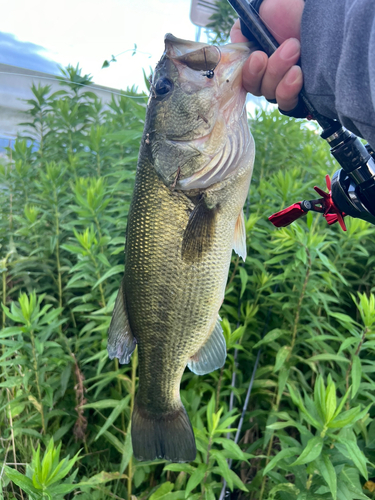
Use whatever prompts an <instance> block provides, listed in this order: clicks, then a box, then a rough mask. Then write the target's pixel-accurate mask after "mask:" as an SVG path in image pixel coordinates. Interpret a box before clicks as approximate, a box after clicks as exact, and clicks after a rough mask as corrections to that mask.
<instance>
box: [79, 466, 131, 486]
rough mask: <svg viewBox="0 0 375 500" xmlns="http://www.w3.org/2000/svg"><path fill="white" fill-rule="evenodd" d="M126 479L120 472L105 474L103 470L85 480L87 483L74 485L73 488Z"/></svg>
mask: <svg viewBox="0 0 375 500" xmlns="http://www.w3.org/2000/svg"><path fill="white" fill-rule="evenodd" d="M127 477H128V476H126V475H125V474H121V473H120V472H106V471H104V470H103V471H102V472H99V473H98V474H95V475H94V476H91V477H90V479H87V481H82V482H80V483H78V484H76V485H74V487H75V488H77V486H94V485H97V484H104V483H108V481H116V480H119V479H126V478H127Z"/></svg>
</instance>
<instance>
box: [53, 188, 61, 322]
mask: <svg viewBox="0 0 375 500" xmlns="http://www.w3.org/2000/svg"><path fill="white" fill-rule="evenodd" d="M54 200H55V224H56V264H57V282H58V288H59V307H62V282H61V266H60V228H59V224H60V223H59V212H58V201H57V193H56V188H55V189H54ZM59 328H60V329H61V325H60V327H59Z"/></svg>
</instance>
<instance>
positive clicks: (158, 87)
mask: <svg viewBox="0 0 375 500" xmlns="http://www.w3.org/2000/svg"><path fill="white" fill-rule="evenodd" d="M172 86H173V84H172V82H171V81H170V80H169V79H168V78H159V79H158V80H157V81H156V83H155V85H154V90H155V92H156V93H157V95H165V94H168V92H170V91H171V90H172Z"/></svg>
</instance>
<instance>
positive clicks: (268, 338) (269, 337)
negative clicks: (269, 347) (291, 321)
mask: <svg viewBox="0 0 375 500" xmlns="http://www.w3.org/2000/svg"><path fill="white" fill-rule="evenodd" d="M284 333H285V332H284V330H280V328H275V329H274V330H271V331H270V332H268V333H267V334H266V335H265V336H264V337H263V338H262V340H260V341H259V342H257V343H256V344H255V345H254V347H253V349H257V348H258V347H260V346H261V345H263V344H269V343H270V342H273V341H274V340H276V339H278V338H279V337H281V335H284Z"/></svg>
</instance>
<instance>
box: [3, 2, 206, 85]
mask: <svg viewBox="0 0 375 500" xmlns="http://www.w3.org/2000/svg"><path fill="white" fill-rule="evenodd" d="M190 3H191V0H138V1H134V0H64V2H56V1H53V0H52V1H51V0H33V2H30V1H27V0H12V1H11V2H7V5H6V8H2V9H1V16H0V63H5V64H12V65H14V66H20V67H24V68H28V69H34V70H37V71H44V72H47V73H58V64H60V65H62V66H66V65H67V64H72V65H76V64H77V63H79V64H80V66H81V67H82V70H83V73H84V74H86V73H90V74H91V75H92V76H93V80H94V82H95V83H96V84H99V85H105V86H108V87H113V88H117V89H120V88H121V89H125V88H127V87H131V86H132V85H136V86H138V88H139V90H145V86H144V83H143V73H142V68H145V70H146V72H147V73H149V67H150V66H151V67H154V66H155V65H156V63H157V62H158V60H159V59H160V56H161V54H162V52H163V50H164V44H163V39H164V35H165V33H168V32H171V33H172V34H174V35H175V36H177V37H179V38H186V39H190V40H194V39H195V35H196V27H195V26H194V25H193V24H192V23H191V22H190V19H189V13H190ZM134 44H136V45H137V51H136V54H135V55H132V53H133V48H134ZM123 52H125V53H123ZM120 53H123V54H122V55H120V56H118V58H117V62H115V63H111V64H110V66H109V68H104V69H102V64H103V62H104V60H110V59H111V56H112V54H113V55H115V56H117V55H118V54H120Z"/></svg>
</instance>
